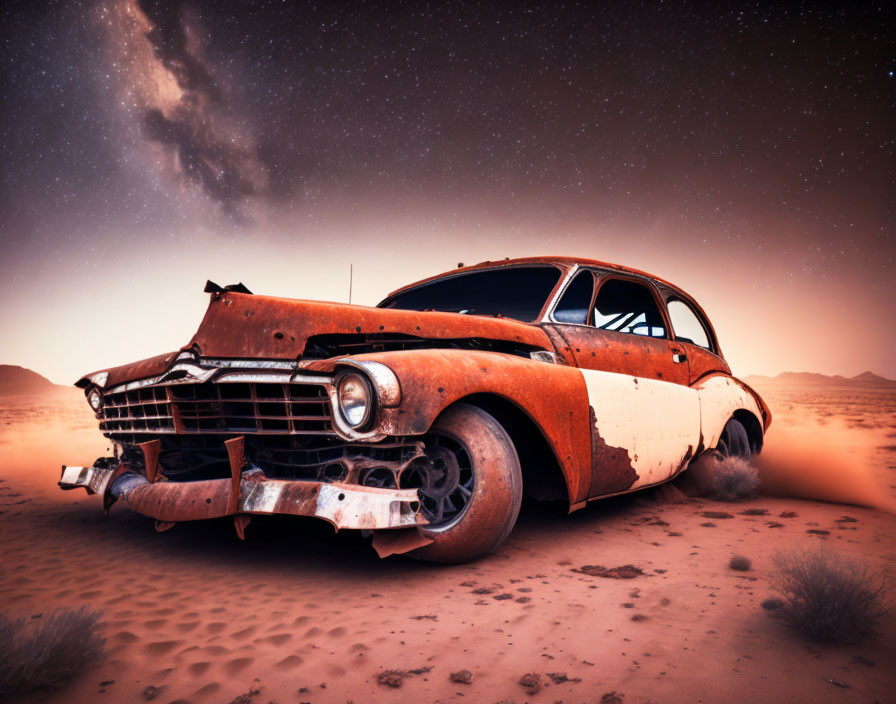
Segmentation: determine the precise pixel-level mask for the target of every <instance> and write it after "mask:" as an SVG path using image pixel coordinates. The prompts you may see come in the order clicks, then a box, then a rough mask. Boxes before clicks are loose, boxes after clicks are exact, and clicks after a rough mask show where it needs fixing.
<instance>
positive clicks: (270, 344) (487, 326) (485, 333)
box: [76, 291, 553, 387]
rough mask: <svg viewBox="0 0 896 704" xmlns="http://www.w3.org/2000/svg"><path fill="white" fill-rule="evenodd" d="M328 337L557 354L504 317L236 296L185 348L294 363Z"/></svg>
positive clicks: (218, 304)
mask: <svg viewBox="0 0 896 704" xmlns="http://www.w3.org/2000/svg"><path fill="white" fill-rule="evenodd" d="M328 334H329V335H334V334H346V335H358V334H362V335H363V334H368V335H383V336H388V335H389V334H400V335H409V336H413V337H418V338H423V339H463V338H479V339H486V340H500V341H506V342H511V343H517V344H520V345H525V346H529V347H535V348H540V349H546V350H551V349H553V346H552V345H551V342H550V340H549V338H548V336H547V335H546V334H545V332H544V331H543V330H542V329H541V328H539V327H537V326H535V325H528V324H526V323H521V322H518V321H516V320H510V319H506V318H485V317H478V316H470V315H460V314H458V313H442V312H435V311H430V312H419V311H407V310H397V309H391V308H370V307H367V306H356V305H347V304H344V303H326V302H322V301H299V300H294V299H290V298H275V297H273V296H257V295H252V294H245V293H238V292H235V291H224V292H219V293H214V294H212V297H211V302H210V303H209V306H208V310H206V312H205V317H204V318H203V320H202V323H201V325H200V326H199V330H197V331H196V334H195V335H194V336H193V339H192V340H190V342H189V343H187V344H186V345H184V347H183V348H182V349H184V350H187V349H190V348H192V347H193V346H194V345H195V346H198V347H199V351H200V354H202V355H203V356H204V357H225V358H226V357H235V358H247V357H248V358H253V357H254V358H261V359H296V358H298V357H301V356H303V355H304V353H305V344H306V342H307V341H308V338H309V337H311V336H313V335H328ZM177 354H178V352H177V351H175V352H171V353H168V354H162V355H158V356H156V357H151V358H149V359H145V360H141V361H139V362H133V363H131V364H125V365H122V366H119V367H112V368H110V369H104V370H101V371H99V372H92V373H91V374H89V375H86V376H84V377H82V378H81V379H80V380H79V381H78V382H77V384H76V385H77V386H82V387H84V386H87V385H89V384H90V383H91V382H90V377H92V376H95V375H97V374H101V373H106V374H108V378H107V380H106V382H105V384H104V386H106V387H110V386H114V385H116V384H121V383H124V382H127V381H133V380H135V379H143V378H146V377H150V376H157V375H159V374H162V373H164V372H165V371H166V370H167V369H168V367H169V366H170V365H171V363H172V362H173V361H174V359H175V357H176V356H177Z"/></svg>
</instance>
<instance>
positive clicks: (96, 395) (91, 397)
mask: <svg viewBox="0 0 896 704" xmlns="http://www.w3.org/2000/svg"><path fill="white" fill-rule="evenodd" d="M87 403H89V404H90V407H91V408H92V409H93V410H95V411H98V410H100V406H102V405H103V396H102V394H101V393H100V392H99V391H98V390H97V389H91V390H90V393H88V394H87Z"/></svg>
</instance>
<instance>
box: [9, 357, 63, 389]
mask: <svg viewBox="0 0 896 704" xmlns="http://www.w3.org/2000/svg"><path fill="white" fill-rule="evenodd" d="M61 389H66V390H68V387H67V386H59V385H58V384H54V383H53V382H52V381H50V380H49V379H47V378H46V377H43V376H41V375H40V374H38V373H37V372H33V371H31V370H30V369H25V367H17V366H14V365H12V364H0V396H25V395H29V394H45V393H52V392H55V391H59V390H61Z"/></svg>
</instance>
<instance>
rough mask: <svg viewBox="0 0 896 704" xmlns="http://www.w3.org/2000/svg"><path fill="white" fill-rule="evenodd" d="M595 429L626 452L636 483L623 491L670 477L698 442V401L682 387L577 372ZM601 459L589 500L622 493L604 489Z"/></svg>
mask: <svg viewBox="0 0 896 704" xmlns="http://www.w3.org/2000/svg"><path fill="white" fill-rule="evenodd" d="M582 374H583V375H584V377H585V385H586V387H587V389H588V402H589V403H590V404H591V406H592V408H593V409H594V416H595V426H596V428H597V431H598V433H599V434H600V437H601V438H602V440H603V442H605V443H606V445H607V446H609V447H613V448H619V449H621V450H624V451H625V452H627V453H628V456H629V458H630V460H631V467H632V469H633V470H634V471H635V472H636V473H637V478H636V479H635V480H634V481H632V482H631V484H630V485H629V486H628V487H625V490H630V489H637V488H638V487H642V486H649V485H651V484H656V483H657V482H660V481H663V480H665V479H668V478H669V477H671V476H674V475H675V474H676V473H677V471H679V467H680V465H681V462H682V459H683V458H684V457H685V456H687V455H689V454H690V456H693V454H694V451H695V449H696V448H697V446H698V445H699V442H700V402H699V399H698V396H697V392H696V391H695V390H694V389H691V388H689V387H687V386H682V385H680V384H670V383H668V382H665V381H657V380H655V379H644V378H639V377H636V376H628V375H626V374H614V373H611V372H602V371H596V370H591V369H588V370H582ZM600 464H601V458H600V457H596V458H595V466H594V467H593V468H592V475H591V491H590V492H589V493H590V496H591V497H592V498H593V497H595V496H599V495H601V494H607V493H616V492H618V491H622V490H623V489H618V488H614V487H613V486H607V485H606V484H605V482H604V480H603V478H602V471H601V466H600Z"/></svg>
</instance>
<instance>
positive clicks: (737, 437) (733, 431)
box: [716, 418, 753, 461]
mask: <svg viewBox="0 0 896 704" xmlns="http://www.w3.org/2000/svg"><path fill="white" fill-rule="evenodd" d="M716 449H717V450H718V451H719V453H720V454H721V455H722V456H723V457H740V458H741V459H744V460H748V461H749V459H750V457H752V455H753V450H752V448H751V447H750V438H749V436H748V435H747V429H746V428H744V426H743V424H742V423H741V422H740V421H739V420H735V419H734V418H732V419H730V420H729V421H728V422H727V423H726V424H725V428H724V430H722V437H720V438H719V445H718V447H717V448H716Z"/></svg>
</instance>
